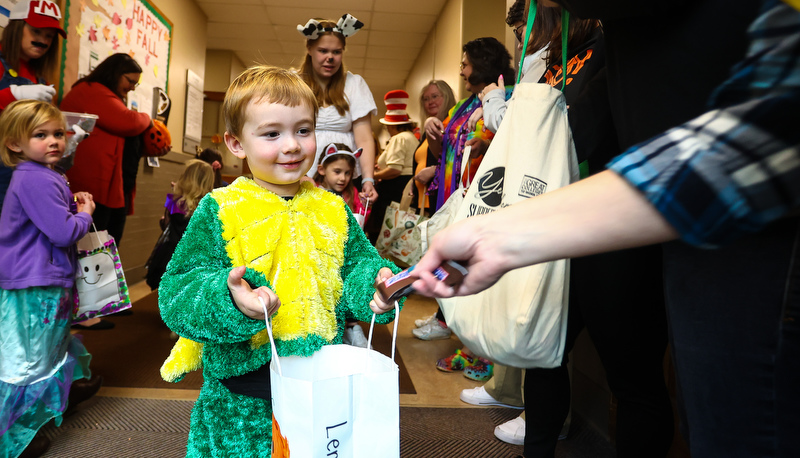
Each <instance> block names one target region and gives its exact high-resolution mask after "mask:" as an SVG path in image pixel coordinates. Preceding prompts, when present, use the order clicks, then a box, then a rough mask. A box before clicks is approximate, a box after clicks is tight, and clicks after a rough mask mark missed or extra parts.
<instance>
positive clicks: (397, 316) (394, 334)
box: [258, 296, 400, 376]
mask: <svg viewBox="0 0 800 458" xmlns="http://www.w3.org/2000/svg"><path fill="white" fill-rule="evenodd" d="M258 300H259V301H260V302H261V309H262V310H264V322H265V323H266V325H267V335H268V336H269V345H270V347H271V348H272V359H274V360H275V366H277V368H278V375H280V376H283V370H281V362H280V358H278V349H277V348H276V347H275V338H274V337H273V336H272V324H271V323H270V321H269V316H268V315H267V303H266V302H264V298H263V297H261V296H258ZM375 316H376V314H374V313H373V314H372V322H371V323H370V324H369V337H368V338H367V348H365V350H366V351H370V350H369V349H370V347H371V346H372V331H373V329H374V328H375ZM399 319H400V304H399V303H398V302H397V301H394V331H393V332H392V362H394V353H395V349H396V348H397V322H398V321H399Z"/></svg>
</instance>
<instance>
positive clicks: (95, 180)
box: [61, 53, 152, 244]
mask: <svg viewBox="0 0 800 458" xmlns="http://www.w3.org/2000/svg"><path fill="white" fill-rule="evenodd" d="M141 75H142V68H141V67H140V66H139V64H137V63H136V61H135V60H133V58H132V57H130V56H129V55H127V54H121V53H120V54H113V55H111V56H109V57H108V58H107V59H106V60H104V61H103V62H101V63H100V65H98V66H97V67H96V68H95V69H94V70H92V72H91V73H90V74H89V75H87V76H86V77H84V78H81V79H79V80H78V81H77V82H76V83H75V84H73V85H72V90H70V91H69V93H67V95H66V96H65V97H64V99H63V100H62V101H61V109H62V110H64V111H75V112H79V113H92V114H95V115H97V116H98V119H97V123H96V124H95V127H94V130H93V131H92V134H91V135H90V136H89V137H88V138H87V139H86V140H84V141H83V142H81V143H80V144H79V145H78V148H77V150H76V151H75V163H74V165H73V166H72V167H71V168H70V169H69V170H67V177H68V178H69V182H70V187H71V188H72V189H73V190H78V189H80V190H82V191H88V192H89V193H91V194H92V196H93V197H94V201H95V203H96V205H97V208H96V209H95V213H94V222H95V225H96V226H97V229H98V230H107V231H108V233H109V234H110V235H111V236H113V237H114V239H115V240H116V242H117V244H119V243H120V241H121V240H122V233H123V230H124V228H125V219H126V210H125V197H124V193H123V188H122V151H123V148H124V146H125V137H132V136H135V135H139V134H141V133H142V132H144V131H145V130H147V128H148V127H149V126H150V125H151V124H152V121H151V120H150V116H148V115H147V114H146V113H138V112H136V111H133V110H129V109H128V108H127V106H126V105H125V98H126V96H127V94H128V92H130V91H132V90H133V89H135V88H136V86H137V85H138V82H139V78H140V77H141Z"/></svg>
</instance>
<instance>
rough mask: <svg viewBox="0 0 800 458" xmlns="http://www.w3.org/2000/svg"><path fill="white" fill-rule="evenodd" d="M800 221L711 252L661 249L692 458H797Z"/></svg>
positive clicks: (683, 247) (679, 245)
mask: <svg viewBox="0 0 800 458" xmlns="http://www.w3.org/2000/svg"><path fill="white" fill-rule="evenodd" d="M799 237H800V219H798V218H791V219H787V220H783V221H780V222H778V223H777V224H773V225H772V226H770V227H769V228H768V229H767V230H765V231H763V232H762V233H759V234H757V235H754V236H751V237H748V238H746V239H743V240H740V241H738V242H736V243H734V244H732V245H731V246H728V247H723V248H721V249H717V250H700V249H697V248H692V247H689V246H687V245H685V244H682V243H679V242H673V243H670V244H667V245H665V246H664V268H665V288H666V292H667V305H668V308H667V310H668V316H669V322H670V330H671V333H670V340H671V346H672V352H673V357H674V360H675V369H676V374H677V382H678V390H679V393H678V394H679V399H680V400H681V404H682V406H681V407H682V425H681V429H682V432H683V435H684V437H685V439H686V441H687V442H688V443H689V447H690V450H691V453H692V458H703V457H719V456H724V457H748V458H749V457H789V456H793V457H797V456H800V441H798V440H797V439H796V435H797V431H800V394H799V393H800V263H799V262H800V249H799V248H798V240H799Z"/></svg>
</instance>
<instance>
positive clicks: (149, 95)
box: [58, 0, 172, 114]
mask: <svg viewBox="0 0 800 458" xmlns="http://www.w3.org/2000/svg"><path fill="white" fill-rule="evenodd" d="M64 9H65V10H66V12H65V13H64V14H63V16H64V29H65V30H66V31H67V40H64V41H63V43H64V44H63V48H62V57H61V75H60V76H61V77H60V78H59V80H60V86H59V91H58V93H59V94H60V95H61V97H63V95H64V94H66V93H67V92H69V89H70V88H71V87H72V84H73V83H75V81H77V80H78V79H79V78H81V77H83V76H86V75H88V74H89V72H91V71H92V70H93V69H94V68H95V67H97V65H98V64H100V62H102V61H103V60H104V59H105V58H106V57H108V56H110V55H112V54H115V53H120V52H123V53H127V54H129V55H130V56H131V57H133V58H134V59H135V60H136V62H137V63H138V64H139V65H140V66H141V67H142V78H141V80H140V81H139V86H138V87H137V88H136V90H135V91H132V92H131V93H129V94H128V105H129V106H130V107H131V108H133V109H136V110H137V111H140V112H145V113H148V114H149V113H151V112H152V108H153V88H164V89H166V88H168V86H167V84H168V83H169V57H170V51H171V49H172V22H171V21H170V20H169V19H167V18H166V17H165V16H164V14H163V13H161V11H159V10H158V8H156V7H155V5H153V4H152V3H150V2H149V1H148V0H67V2H66V7H65V8H64Z"/></svg>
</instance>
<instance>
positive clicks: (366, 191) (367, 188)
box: [358, 181, 378, 202]
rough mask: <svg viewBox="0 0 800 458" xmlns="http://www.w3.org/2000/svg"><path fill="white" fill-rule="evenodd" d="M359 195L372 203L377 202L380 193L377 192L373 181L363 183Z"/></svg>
mask: <svg viewBox="0 0 800 458" xmlns="http://www.w3.org/2000/svg"><path fill="white" fill-rule="evenodd" d="M358 195H359V196H360V197H361V198H362V199H369V201H370V202H375V200H376V199H377V198H378V191H376V190H375V185H374V184H372V182H371V181H362V182H361V192H360V193H358Z"/></svg>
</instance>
